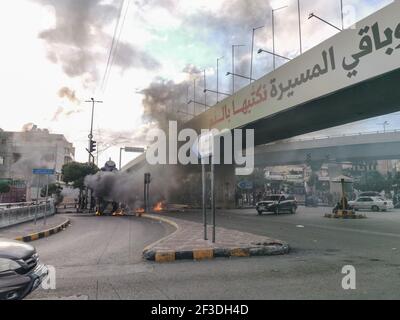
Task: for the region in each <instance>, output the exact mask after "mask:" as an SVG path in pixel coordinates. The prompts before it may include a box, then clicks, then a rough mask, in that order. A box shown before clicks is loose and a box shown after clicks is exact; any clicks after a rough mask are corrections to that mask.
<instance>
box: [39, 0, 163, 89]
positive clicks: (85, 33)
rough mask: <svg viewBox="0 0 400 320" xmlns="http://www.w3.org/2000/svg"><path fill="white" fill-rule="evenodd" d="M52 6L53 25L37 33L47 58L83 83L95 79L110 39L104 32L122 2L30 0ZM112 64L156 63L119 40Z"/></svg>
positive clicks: (143, 65) (153, 65)
mask: <svg viewBox="0 0 400 320" xmlns="http://www.w3.org/2000/svg"><path fill="white" fill-rule="evenodd" d="M32 1H35V2H38V3H40V4H42V5H47V6H52V7H53V8H54V11H55V17H56V25H55V27H54V28H52V29H48V30H44V31H42V32H41V33H40V34H39V38H41V39H43V40H44V41H45V42H46V45H47V51H48V53H47V55H48V58H49V60H50V61H52V62H53V63H56V64H59V65H60V66H61V67H62V69H63V71H64V72H65V73H66V74H67V75H68V76H70V77H80V76H85V84H86V85H89V84H91V83H93V82H95V81H97V80H98V78H99V75H98V72H99V71H98V69H97V66H98V65H99V64H104V63H106V61H107V57H108V53H109V48H110V46H111V42H112V38H111V36H110V35H108V34H106V33H105V32H104V31H103V28H104V27H105V26H107V25H110V24H112V23H115V21H116V19H117V17H118V15H119V8H120V5H121V3H122V2H121V1H122V0H121V1H112V2H111V3H109V4H108V3H105V2H104V1H101V0H80V1H76V0H74V1H71V0H57V1H55V0H32ZM114 61H115V65H116V66H118V67H120V68H121V69H122V70H125V69H128V68H132V67H134V68H145V69H151V70H154V69H157V68H158V67H159V63H158V62H157V61H156V60H155V59H154V58H152V57H151V56H150V55H149V54H148V53H145V52H143V51H141V50H139V49H138V48H135V47H133V46H132V45H130V44H128V43H123V42H121V43H120V44H119V45H118V51H117V54H116V57H115V60H114Z"/></svg>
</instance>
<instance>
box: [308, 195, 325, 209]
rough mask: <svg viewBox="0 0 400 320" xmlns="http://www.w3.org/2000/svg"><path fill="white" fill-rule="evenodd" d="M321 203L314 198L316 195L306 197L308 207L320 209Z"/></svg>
mask: <svg viewBox="0 0 400 320" xmlns="http://www.w3.org/2000/svg"><path fill="white" fill-rule="evenodd" d="M320 203H321V199H319V198H318V197H317V196H314V195H309V196H306V199H305V206H306V207H318V205H319V204H320Z"/></svg>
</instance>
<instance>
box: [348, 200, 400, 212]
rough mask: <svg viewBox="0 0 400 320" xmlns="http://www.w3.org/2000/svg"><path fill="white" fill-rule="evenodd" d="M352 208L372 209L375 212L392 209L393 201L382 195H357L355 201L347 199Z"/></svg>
mask: <svg viewBox="0 0 400 320" xmlns="http://www.w3.org/2000/svg"><path fill="white" fill-rule="evenodd" d="M349 205H350V206H351V207H352V208H353V209H354V210H372V211H375V212H379V211H387V210H390V209H393V208H394V206H393V202H392V201H391V200H385V199H383V198H382V197H359V198H357V200H355V201H349Z"/></svg>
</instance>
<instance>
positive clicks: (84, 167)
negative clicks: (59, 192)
mask: <svg viewBox="0 0 400 320" xmlns="http://www.w3.org/2000/svg"><path fill="white" fill-rule="evenodd" d="M98 171H99V168H98V167H97V166H96V165H94V164H88V163H79V162H70V163H67V164H64V165H63V167H62V170H61V173H62V180H63V181H64V182H65V183H66V184H69V183H72V186H73V187H74V188H75V189H79V190H81V191H82V190H83V189H84V188H85V184H84V181H85V177H86V176H88V175H92V174H96V172H98Z"/></svg>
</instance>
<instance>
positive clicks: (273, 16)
mask: <svg viewBox="0 0 400 320" xmlns="http://www.w3.org/2000/svg"><path fill="white" fill-rule="evenodd" d="M287 7H288V6H284V7H280V8H277V9H272V48H273V49H272V51H273V53H274V57H273V60H274V70H275V69H276V62H275V12H276V11H278V10H281V9H285V8H287Z"/></svg>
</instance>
